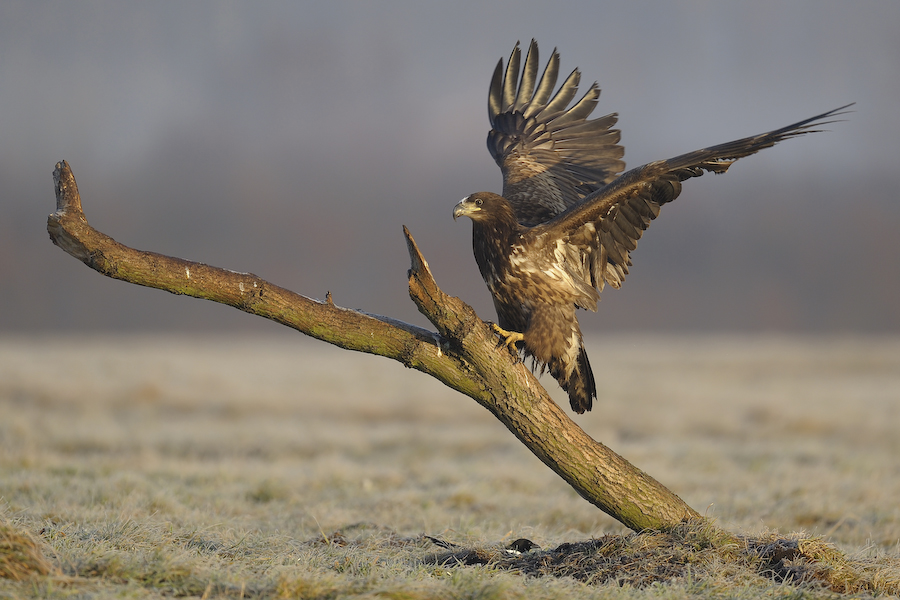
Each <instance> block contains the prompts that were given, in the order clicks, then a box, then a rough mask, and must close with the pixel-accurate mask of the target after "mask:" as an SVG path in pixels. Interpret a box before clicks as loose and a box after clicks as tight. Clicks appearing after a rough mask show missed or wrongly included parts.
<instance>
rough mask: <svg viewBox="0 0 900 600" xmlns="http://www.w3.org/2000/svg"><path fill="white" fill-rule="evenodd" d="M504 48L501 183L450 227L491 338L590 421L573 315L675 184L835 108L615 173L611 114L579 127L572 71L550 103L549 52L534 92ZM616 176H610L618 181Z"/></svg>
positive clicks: (497, 147) (530, 61)
mask: <svg viewBox="0 0 900 600" xmlns="http://www.w3.org/2000/svg"><path fill="white" fill-rule="evenodd" d="M520 61H521V51H520V49H519V45H518V44H516V46H515V48H514V49H513V52H512V55H511V56H510V58H509V61H508V62H507V65H506V69H505V70H504V69H503V60H502V59H501V60H500V62H499V63H498V64H497V68H496V69H495V70H494V75H493V78H492V79H491V85H490V91H489V93H488V116H489V119H490V123H491V131H490V133H488V138H487V145H488V150H489V151H490V153H491V156H493V157H494V160H495V161H496V162H497V165H499V167H500V170H501V171H502V173H503V195H502V196H500V195H497V194H493V193H490V192H478V193H476V194H472V195H471V196H468V197H466V198H464V199H463V200H462V201H460V202H459V203H458V204H457V205H456V207H455V208H454V210H453V218H454V219H456V218H458V217H460V216H467V217H469V218H471V219H472V222H473V226H472V245H473V249H474V251H475V261H476V262H477V263H478V269H479V270H480V271H481V276H482V277H483V278H484V281H485V283H486V284H487V286H488V289H489V290H490V292H491V295H492V296H493V299H494V307H495V308H496V310H497V318H498V324H497V326H495V330H496V331H497V332H498V333H499V334H500V335H501V337H502V338H503V339H504V341H505V342H506V344H507V345H508V346H510V347H511V348H513V349H517V348H519V347H522V348H523V349H524V352H525V354H526V356H531V357H533V358H534V360H535V361H536V363H537V364H539V365H540V366H541V368H547V369H549V371H550V373H551V375H553V377H554V378H556V380H557V381H558V382H559V384H560V385H561V386H562V388H563V389H564V390H566V392H568V395H569V402H570V404H571V406H572V410H574V411H575V412H577V413H583V412H584V411H586V410H590V409H591V406H592V404H593V399H594V398H596V397H597V389H596V384H595V382H594V375H593V373H592V371H591V365H590V363H589V362H588V357H587V353H586V352H585V350H584V343H583V340H582V335H581V329H580V328H579V326H578V319H577V317H576V315H575V309H576V308H587V309H590V310H594V311H595V310H597V302H598V301H599V300H600V292H601V291H602V290H603V287H604V285H605V284H609V285H611V286H612V287H614V288H618V287H620V286H621V285H622V282H623V281H624V280H625V275H627V274H628V267H629V266H631V257H630V253H631V252H632V251H633V250H634V249H635V248H636V247H637V241H638V240H639V239H640V237H641V235H642V234H643V232H644V230H645V229H647V227H648V226H649V225H650V221H652V220H653V219H655V218H656V217H657V216H658V215H659V210H660V207H661V206H662V205H663V204H666V203H668V202H671V201H672V200H674V199H675V198H677V197H678V195H679V194H680V193H681V182H683V181H685V180H687V179H690V178H691V177H699V176H701V175H703V174H704V173H706V172H712V173H724V172H725V171H727V170H728V167H729V166H731V164H732V163H733V162H734V161H736V160H737V159H739V158H743V157H745V156H750V155H751V154H755V153H757V152H759V151H760V150H762V149H763V148H769V147H771V146H774V145H775V144H777V143H778V142H780V141H782V140H785V139H788V138H790V137H794V136H798V135H802V134H805V133H811V132H814V131H818V130H817V129H815V128H816V127H819V126H821V125H825V124H827V123H830V122H832V121H829V120H827V119H829V118H830V117H834V116H836V115H839V114H842V113H841V112H840V111H842V110H843V109H844V108H847V106H850V105H847V106H843V107H841V108H837V109H835V110H831V111H828V112H826V113H823V114H821V115H817V116H815V117H812V118H809V119H805V120H803V121H800V122H798V123H794V124H793V125H788V126H787V127H782V128H781V129H776V130H775V131H770V132H768V133H763V134H760V135H755V136H751V137H747V138H742V139H740V140H735V141H733V142H728V143H725V144H720V145H718V146H712V147H710V148H704V149H702V150H697V151H695V152H689V153H688V154H682V155H681V156H677V157H675V158H671V159H669V160H660V161H656V162H652V163H649V164H646V165H644V166H641V167H638V168H636V169H632V170H630V171H627V172H625V173H622V171H624V169H625V163H624V162H623V161H622V160H621V158H622V156H623V154H624V149H623V148H622V146H620V145H619V144H618V142H619V138H620V135H619V131H618V130H615V129H611V127H612V126H613V125H615V123H616V120H617V115H616V114H615V113H613V114H609V115H606V116H604V117H600V118H596V119H588V117H589V116H590V114H591V112H592V111H593V110H594V108H595V107H596V105H597V99H598V98H599V96H600V90H599V88H598V87H597V84H596V83H595V84H593V85H591V86H590V88H589V89H588V91H587V93H585V94H584V95H583V96H582V97H581V99H579V100H578V101H577V102H576V103H575V104H573V105H572V106H569V105H570V103H571V102H572V100H573V99H574V98H575V96H576V94H577V92H578V84H579V80H580V77H581V76H580V73H579V71H578V69H575V70H574V71H573V72H572V73H571V74H570V75H569V76H568V78H567V79H566V80H565V81H564V82H563V83H562V85H561V86H560V87H559V89H558V90H557V91H556V93H555V94H554V93H553V90H554V88H555V87H556V82H557V78H558V74H559V54H558V53H557V52H556V50H554V51H553V54H552V55H551V57H550V60H549V61H548V62H547V66H546V67H545V69H544V72H543V74H542V75H541V77H540V80H538V79H537V72H538V47H537V44H536V43H535V42H534V41H533V40H532V42H531V45H530V46H529V48H528V53H527V55H526V57H525V63H524V65H523V66H522V70H521V80H520V77H519V76H520V72H519V67H520ZM620 173H621V174H620Z"/></svg>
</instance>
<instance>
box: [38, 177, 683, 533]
mask: <svg viewBox="0 0 900 600" xmlns="http://www.w3.org/2000/svg"><path fill="white" fill-rule="evenodd" d="M53 180H54V184H55V186H56V212H55V213H53V214H51V215H50V217H49V218H48V220H47V230H48V232H49V233H50V239H51V240H53V243H54V244H56V245H57V246H59V247H60V248H62V249H63V250H64V251H66V252H67V253H68V254H70V255H72V256H74V257H75V258H77V259H79V260H80V261H82V262H83V263H85V264H86V265H87V266H89V267H90V268H92V269H94V270H95V271H98V272H99V273H101V274H103V275H106V276H108V277H113V278H115V279H121V280H123V281H128V282H130V283H135V284H137V285H144V286H147V287H153V288H157V289H161V290H166V291H168V292H171V293H173V294H183V295H186V296H193V297H195V298H204V299H206V300H212V301H214V302H220V303H223V304H227V305H229V306H233V307H235V308H237V309H240V310H242V311H244V312H248V313H252V314H255V315H259V316H261V317H265V318H267V319H271V320H273V321H276V322H278V323H281V324H283V325H286V326H288V327H291V328H293V329H296V330H297V331H300V332H301V333H304V334H306V335H309V336H312V337H314V338H316V339H319V340H322V341H325V342H328V343H330V344H334V345H336V346H339V347H341V348H345V349H347V350H356V351H359V352H368V353H370V354H377V355H380V356H386V357H388V358H392V359H394V360H397V361H400V362H401V363H403V364H404V365H406V366H407V367H410V368H413V369H417V370H419V371H422V372H423V373H427V374H429V375H431V376H432V377H435V378H436V379H438V380H439V381H441V382H442V383H444V384H446V385H448V386H449V387H451V388H453V389H455V390H458V391H460V392H462V393H463V394H466V395H468V396H470V397H471V398H473V399H474V400H475V401H476V402H478V403H479V404H481V405H482V406H483V407H485V408H486V409H488V410H489V411H490V412H491V413H492V414H493V415H494V416H495V417H497V419H499V420H500V421H501V422H502V423H503V424H504V425H505V426H506V427H507V428H508V429H509V430H510V431H511V432H512V433H513V434H514V435H515V436H516V437H517V438H518V439H519V440H520V441H521V442H522V443H523V444H525V446H527V447H528V449H529V450H531V452H533V453H534V454H535V455H536V456H537V457H538V458H539V459H540V460H541V461H543V462H544V464H546V465H547V466H548V467H550V468H551V469H553V471H555V472H556V473H557V474H558V475H559V476H560V477H562V478H563V479H564V480H565V481H566V482H567V483H569V485H571V486H572V487H573V488H574V489H575V490H576V491H577V492H578V493H579V494H580V495H581V496H582V497H583V498H584V499H586V500H587V501H588V502H591V503H592V504H594V505H596V506H597V507H598V508H600V509H601V510H602V511H604V512H605V513H607V514H608V515H610V516H612V517H613V518H615V519H617V520H618V521H620V522H621V523H623V524H624V525H626V526H627V527H629V528H631V529H633V530H635V531H640V530H644V529H661V530H667V529H671V528H673V527H674V526H676V525H678V524H679V523H681V522H682V521H684V520H686V519H696V518H699V517H700V515H699V514H697V512H695V511H694V510H693V509H691V508H690V507H689V506H688V505H687V504H685V503H684V502H683V501H682V500H681V499H680V498H679V497H678V496H676V495H675V494H673V493H672V492H671V491H669V490H668V489H667V488H666V487H664V486H663V485H662V484H660V483H659V482H657V481H656V480H655V479H653V478H652V477H650V476H649V475H647V474H645V473H644V472H642V471H641V470H639V469H637V468H636V467H634V466H633V465H631V464H630V463H629V462H628V461H626V460H625V459H624V458H622V457H621V456H619V455H618V454H616V453H615V452H613V451H612V450H610V449H609V448H607V447H606V446H604V445H603V444H601V443H599V442H597V441H595V440H593V439H592V438H591V437H590V436H589V435H587V433H585V432H584V430H582V429H581V428H580V427H579V426H578V425H577V424H575V423H574V422H573V421H572V420H571V419H570V418H569V417H568V416H567V415H566V413H565V412H564V411H563V410H562V409H560V408H559V406H557V404H556V403H555V402H553V400H552V399H551V398H550V397H549V395H548V394H547V392H546V391H545V390H544V388H543V387H541V385H540V383H539V382H538V381H537V379H536V378H535V377H534V375H533V374H532V373H531V372H530V371H529V370H528V369H527V368H526V367H525V366H524V365H523V364H522V363H521V362H520V361H518V360H517V357H515V356H513V355H512V353H510V352H508V351H506V350H505V349H504V348H503V347H502V346H501V347H500V348H498V344H497V338H496V337H495V335H494V334H493V332H492V331H491V330H490V328H489V327H488V326H487V325H486V324H485V323H484V322H483V321H482V320H481V319H479V318H478V316H477V315H476V314H475V311H474V310H473V309H472V308H471V307H470V306H469V305H467V304H466V303H464V302H463V301H461V300H460V299H459V298H456V297H451V296H448V295H447V294H445V293H444V292H443V291H441V290H440V288H438V286H437V283H436V282H435V280H434V278H433V277H432V275H431V271H430V269H429V268H428V263H427V262H426V261H425V259H424V257H423V256H422V254H421V252H420V251H419V248H418V246H417V245H416V242H415V240H414V239H413V237H412V235H411V234H410V232H409V230H408V229H406V227H404V228H403V232H404V235H405V236H406V243H407V247H408V249H409V255H410V261H411V268H410V270H409V293H410V297H411V298H412V300H413V301H414V302H415V304H416V306H417V307H418V308H419V311H420V312H422V314H424V315H425V316H426V317H428V319H429V321H431V323H433V324H434V326H435V327H436V328H437V333H435V332H431V331H429V330H427V329H423V328H421V327H417V326H415V325H410V324H408V323H404V322H402V321H397V320H395V319H391V318H389V317H383V316H379V315H371V314H367V313H364V312H361V311H357V310H350V309H346V308H341V307H339V306H335V305H334V304H333V303H332V302H331V301H330V297H329V298H328V299H326V301H325V302H320V301H318V300H314V299H311V298H307V297H306V296H301V295H300V294H297V293H294V292H292V291H290V290H286V289H284V288H281V287H278V286H276V285H274V284H272V283H269V282H267V281H265V280H263V279H262V278H260V277H257V276H256V275H253V274H252V273H236V272H234V271H229V270H227V269H220V268H217V267H211V266H209V265H205V264H203V263H197V262H192V261H188V260H183V259H180V258H174V257H170V256H165V255H162V254H157V253H155V252H145V251H141V250H135V249H133V248H129V247H127V246H124V245H123V244H120V243H119V242H116V241H115V240H114V239H112V238H111V237H109V236H107V235H105V234H103V233H101V232H99V231H97V230H95V229H94V228H92V227H91V226H90V225H89V224H88V222H87V219H86V218H85V215H84V211H83V209H82V206H81V197H80V195H79V193H78V186H77V185H76V183H75V177H74V176H73V174H72V171H71V169H70V168H69V165H68V164H67V163H66V162H65V161H62V162H60V163H57V165H56V169H55V170H54V172H53Z"/></svg>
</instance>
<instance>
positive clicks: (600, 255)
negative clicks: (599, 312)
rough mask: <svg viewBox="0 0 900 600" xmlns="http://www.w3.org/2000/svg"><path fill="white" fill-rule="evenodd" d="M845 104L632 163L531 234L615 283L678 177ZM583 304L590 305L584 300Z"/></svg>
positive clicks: (596, 277) (588, 277)
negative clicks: (714, 143)
mask: <svg viewBox="0 0 900 600" xmlns="http://www.w3.org/2000/svg"><path fill="white" fill-rule="evenodd" d="M849 106H852V104H848V105H846V106H842V107H840V108H836V109H834V110H830V111H828V112H826V113H822V114H821V115H817V116H815V117H812V118H809V119H805V120H803V121H800V122H798V123H794V124H793V125H788V126H787V127H782V128H781V129H776V130H775V131H770V132H768V133H763V134H760V135H755V136H752V137H747V138H743V139H740V140H735V141H733V142H727V143H725V144H719V145H717V146H712V147H710V148H704V149H702V150H697V151H695V152H689V153H687V154H682V155H681V156H676V157H675V158H671V159H669V160H660V161H656V162H652V163H649V164H646V165H644V166H642V167H638V168H636V169H632V170H630V171H628V172H626V173H624V174H623V175H621V176H620V177H619V178H617V179H616V180H615V181H613V182H612V183H610V184H609V185H607V186H605V187H603V188H601V189H599V190H597V191H596V192H593V193H592V194H589V195H588V196H587V197H585V198H584V201H583V202H581V203H579V204H578V205H576V206H573V207H572V208H570V209H568V210H567V211H566V212H564V213H562V214H560V215H558V216H557V217H555V218H554V219H552V220H550V221H548V222H546V223H544V224H542V225H540V226H538V227H535V228H534V229H533V230H532V234H533V235H535V236H536V237H541V238H544V241H545V242H549V241H554V243H555V241H556V240H562V242H563V244H564V246H565V254H566V260H567V262H568V263H569V265H570V266H569V268H570V269H572V268H574V270H576V271H578V272H577V274H576V275H577V276H578V277H580V279H581V280H582V281H583V282H584V283H585V284H587V285H590V286H591V287H593V288H595V289H596V290H597V291H598V292H599V291H601V290H602V289H603V286H604V284H605V283H607V284H609V285H611V286H612V287H614V288H618V287H619V286H621V285H622V282H623V281H624V280H625V275H627V274H628V267H629V266H630V265H631V257H630V255H629V253H630V252H631V251H632V250H634V249H635V248H636V247H637V241H638V240H639V239H640V237H641V235H642V234H643V233H644V230H645V229H647V227H648V226H649V225H650V221H652V220H653V219H655V218H656V217H657V215H659V210H660V207H661V206H662V205H663V204H666V203H668V202H671V201H672V200H674V199H675V198H677V197H678V195H679V194H680V193H681V182H682V181H685V180H686V179H690V178H691V177H699V176H701V175H703V174H704V173H706V172H711V173H724V172H725V171H727V170H728V167H730V166H731V164H732V163H734V161H736V160H737V159H739V158H743V157H745V156H750V155H751V154H756V153H757V152H759V151H760V150H762V149H764V148H770V147H771V146H774V145H775V144H777V143H778V142H780V141H782V140H786V139H788V138H791V137H796V136H798V135H803V134H806V133H813V132H816V131H821V130H820V129H816V128H817V127H821V126H823V125H827V124H829V123H833V122H834V121H833V120H829V119H832V118H833V117H836V116H838V115H842V114H845V113H844V112H843V111H844V109H846V108H848V107H849ZM587 305H588V306H586V307H587V308H594V309H596V303H595V302H594V306H590V301H588V302H587Z"/></svg>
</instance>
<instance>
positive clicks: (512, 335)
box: [491, 323, 525, 354]
mask: <svg viewBox="0 0 900 600" xmlns="http://www.w3.org/2000/svg"><path fill="white" fill-rule="evenodd" d="M491 329H493V330H494V333H496V334H497V335H499V336H500V339H502V340H503V343H504V344H506V347H507V348H509V349H510V350H511V351H513V352H515V353H516V354H518V352H519V349H518V348H516V343H517V342H521V341H524V340H525V336H524V335H522V334H521V333H519V332H517V331H507V330H505V329H503V328H502V327H500V326H499V325H497V324H496V323H491Z"/></svg>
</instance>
